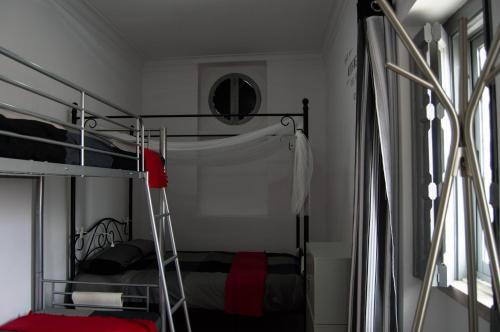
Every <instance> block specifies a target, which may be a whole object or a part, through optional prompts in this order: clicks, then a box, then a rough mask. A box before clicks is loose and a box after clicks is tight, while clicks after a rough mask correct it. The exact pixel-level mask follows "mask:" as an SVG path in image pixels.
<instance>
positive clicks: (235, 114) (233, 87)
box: [208, 73, 262, 125]
mask: <svg viewBox="0 0 500 332" xmlns="http://www.w3.org/2000/svg"><path fill="white" fill-rule="evenodd" d="M228 79H229V80H230V89H229V94H230V98H231V102H230V104H231V106H230V108H231V110H230V115H228V117H229V118H227V117H226V115H225V114H222V113H221V112H219V110H218V109H217V108H216V107H215V103H214V97H215V92H216V90H217V88H218V87H219V86H220V84H221V83H222V82H224V81H226V80H228ZM240 80H243V81H245V82H246V83H247V84H248V85H249V86H250V87H251V88H253V90H254V91H255V98H256V100H255V107H254V108H253V109H252V110H251V111H250V112H249V113H248V114H245V116H244V117H243V118H240V117H241V115H240V113H239V90H240V89H239V81H240ZM261 103H262V95H261V92H260V88H259V86H258V85H257V83H256V82H255V81H254V80H253V79H252V78H251V77H250V76H248V75H245V74H242V73H229V74H225V75H223V76H221V77H220V78H218V79H217V80H216V81H215V83H214V84H213V85H212V87H211V88H210V92H209V94H208V105H209V109H210V112H212V114H214V115H217V120H219V121H221V122H223V123H225V124H228V125H242V124H245V123H247V122H248V121H250V120H251V119H252V116H250V115H252V114H256V113H258V112H259V110H260V107H261ZM219 115H220V116H219Z"/></svg>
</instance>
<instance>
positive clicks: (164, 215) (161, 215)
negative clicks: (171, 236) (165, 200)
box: [155, 213, 170, 219]
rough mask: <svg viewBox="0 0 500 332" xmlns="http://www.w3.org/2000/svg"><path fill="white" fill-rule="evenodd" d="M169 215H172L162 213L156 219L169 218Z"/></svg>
mask: <svg viewBox="0 0 500 332" xmlns="http://www.w3.org/2000/svg"><path fill="white" fill-rule="evenodd" d="M169 215H170V213H160V214H157V215H155V219H158V218H163V217H168V216H169Z"/></svg>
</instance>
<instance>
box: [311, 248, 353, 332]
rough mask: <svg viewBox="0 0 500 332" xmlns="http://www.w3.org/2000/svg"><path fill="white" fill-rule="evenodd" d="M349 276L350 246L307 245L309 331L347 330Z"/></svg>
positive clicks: (334, 331)
mask: <svg viewBox="0 0 500 332" xmlns="http://www.w3.org/2000/svg"><path fill="white" fill-rule="evenodd" d="M350 276H351V247H350V245H347V244H345V243H342V242H309V243H308V244H307V257H306V303H307V318H306V320H307V323H306V326H307V332H341V331H347V314H348V310H349V309H348V308H349V280H350Z"/></svg>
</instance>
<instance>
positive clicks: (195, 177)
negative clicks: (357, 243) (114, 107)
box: [134, 55, 326, 251]
mask: <svg viewBox="0 0 500 332" xmlns="http://www.w3.org/2000/svg"><path fill="white" fill-rule="evenodd" d="M235 63H236V64H235ZM245 63H246V64H251V65H250V67H255V68H257V69H258V68H261V69H258V71H261V70H262V65H263V64H264V67H263V68H264V70H265V72H264V74H265V75H261V76H263V77H264V78H267V89H266V90H265V91H264V94H265V95H267V100H266V101H265V102H266V104H265V105H264V106H265V108H264V110H263V112H265V111H267V112H294V113H295V112H297V113H298V112H301V110H302V103H301V100H302V98H304V97H307V98H309V99H310V137H311V143H312V146H313V150H314V153H315V170H314V171H315V174H314V180H313V185H312V193H311V202H312V207H311V211H312V213H311V240H323V239H325V235H324V234H325V229H326V218H325V217H326V210H325V204H326V200H325V198H326V184H325V183H324V181H322V179H323V178H324V176H325V174H326V156H325V126H324V123H325V121H324V119H325V117H326V115H325V111H326V109H325V90H324V87H325V82H326V78H325V75H324V71H323V69H324V66H323V60H322V58H321V56H319V55H288V56H287V55H283V56H236V57H210V58H197V59H184V60H182V59H181V60H169V61H162V62H152V63H148V64H147V65H146V67H145V71H144V84H143V107H142V109H143V112H144V114H159V113H163V114H168V113H170V114H172V113H176V114H183V113H198V112H199V107H198V104H199V102H198V94H199V84H200V82H199V73H200V69H199V68H202V69H204V68H206V66H205V65H206V64H211V65H210V67H217V66H218V65H221V66H227V64H232V65H230V66H234V65H236V66H237V67H233V68H230V69H228V70H229V71H234V70H236V71H241V70H243V69H244V68H247V67H248V66H246V65H245ZM201 64H204V65H203V66H201V67H200V66H199V65H201ZM257 69H255V70H257ZM203 72H205V71H203ZM252 76H254V75H252ZM278 120H279V119H278ZM210 121H211V123H210ZM214 121H215V122H214ZM275 121H276V120H275ZM267 123H269V121H268V119H266V120H263V119H254V120H251V121H250V122H249V123H248V124H245V125H244V126H241V127H239V128H232V127H230V126H227V125H222V124H218V123H217V121H216V120H213V119H212V120H199V121H198V120H188V119H182V120H177V121H176V120H173V119H170V120H169V121H168V122H164V123H163V125H166V126H167V128H168V131H169V133H196V132H197V130H198V129H199V130H203V131H204V132H205V133H207V132H208V131H210V130H212V129H213V131H212V133H221V132H224V133H228V132H232V131H234V130H251V129H253V128H260V127H262V126H263V125H266V124H267ZM274 123H275V122H274ZM160 124H161V123H160V122H159V121H157V120H155V126H158V125H160ZM282 153H283V152H282ZM284 153H285V156H284V157H283V156H281V157H276V158H273V160H272V161H267V162H266V163H264V164H258V165H257V164H256V165H254V166H253V167H248V166H246V167H241V166H238V167H236V168H233V167H231V168H227V167H223V168H218V169H217V170H214V169H211V170H209V169H207V168H205V169H202V168H201V167H200V168H199V169H198V168H197V166H195V165H188V166H186V165H183V166H178V167H176V166H175V165H172V164H171V165H169V174H170V185H169V198H170V205H171V208H172V211H173V218H174V225H175V231H176V241H177V243H178V247H179V248H180V249H187V250H202V249H203V250H207V249H208V250H210V249H212V250H269V251H290V250H293V248H294V246H295V235H294V234H295V218H294V216H293V215H292V214H291V213H290V212H289V197H290V180H291V178H290V174H289V168H290V159H289V158H288V157H287V156H286V154H287V153H288V152H287V151H285V152H284ZM257 169H258V170H259V172H256V170H257ZM207 171H210V172H212V175H210V177H209V178H207V176H208V175H207V173H206V172H207ZM213 172H217V174H221V172H222V174H224V173H226V172H227V173H229V172H231V173H234V174H233V176H234V179H235V180H234V181H239V182H235V183H237V184H238V185H239V187H240V188H239V190H240V191H239V192H238V190H236V189H237V188H234V187H233V188H228V186H225V188H222V185H221V186H213V188H208V189H207V188H206V186H207V185H209V186H212V185H210V183H209V182H213V181H211V180H213V178H211V177H212V176H216V175H215V174H214V173H213ZM245 174H246V175H247V176H251V177H252V178H253V181H254V183H246V182H245V181H247V182H248V181H249V180H248V179H247V180H245ZM238 178H239V180H238ZM232 181H233V180H232ZM256 182H258V183H259V185H258V186H255V185H252V186H251V184H255V183H256ZM202 186H205V187H203V188H202ZM251 187H252V189H249V188H251ZM207 190H208V191H210V192H211V193H209V192H208V191H207ZM227 190H234V191H233V192H234V197H232V198H234V200H235V201H238V204H243V205H245V203H244V202H243V197H248V198H249V199H252V202H249V203H253V205H252V206H253V213H249V214H248V215H245V214H244V213H243V214H240V215H236V214H238V213H236V212H237V211H235V210H234V209H233V210H231V209H224V205H225V204H226V203H225V202H227V200H228V197H227ZM256 193H261V194H262V195H267V197H269V200H266V201H265V202H264V201H263V200H260V201H259V200H255V201H254V200H253V198H255V197H254V196H255V195H256ZM208 194H211V195H213V196H212V197H213V198H214V199H210V201H211V202H213V203H215V201H216V200H217V199H219V203H218V204H219V205H220V206H218V207H217V208H215V209H214V208H211V209H210V210H211V211H215V210H218V211H219V212H220V215H213V213H212V215H210V216H207V215H206V213H202V211H207V200H206V199H204V198H203V197H206V196H204V195H208ZM137 196H139V195H138V194H136V199H135V201H136V202H138V199H139V197H137ZM252 197H253V198H252ZM257 205H258V206H257ZM200 207H201V208H203V209H201V208H200ZM240 210H241V211H243V212H245V211H246V210H248V209H246V208H245V209H243V208H242V209H240ZM135 211H136V213H134V214H135V216H136V217H137V218H141V217H142V218H143V217H144V215H138V214H139V213H141V211H142V208H140V207H138V208H135ZM223 211H225V212H223ZM255 214H257V215H255ZM146 232H147V230H144V231H143V234H147V233H146Z"/></svg>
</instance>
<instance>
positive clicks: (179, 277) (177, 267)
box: [161, 188, 191, 332]
mask: <svg viewBox="0 0 500 332" xmlns="http://www.w3.org/2000/svg"><path fill="white" fill-rule="evenodd" d="M161 193H162V195H163V199H164V200H165V212H166V214H167V227H168V232H169V234H170V243H171V244H172V253H173V256H174V257H179V256H178V254H177V246H176V245H175V239H174V230H173V227H172V218H171V217H170V208H169V207H168V202H167V191H166V189H165V188H163V189H162V190H161ZM174 262H175V270H176V272H177V280H178V281H179V291H180V293H181V298H182V299H184V302H183V304H182V306H183V308H184V316H185V318H186V327H187V331H188V332H191V322H190V320H189V311H188V307H187V300H186V294H185V292H184V284H183V282H182V275H181V267H180V264H179V259H178V258H177V259H175V261H174Z"/></svg>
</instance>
